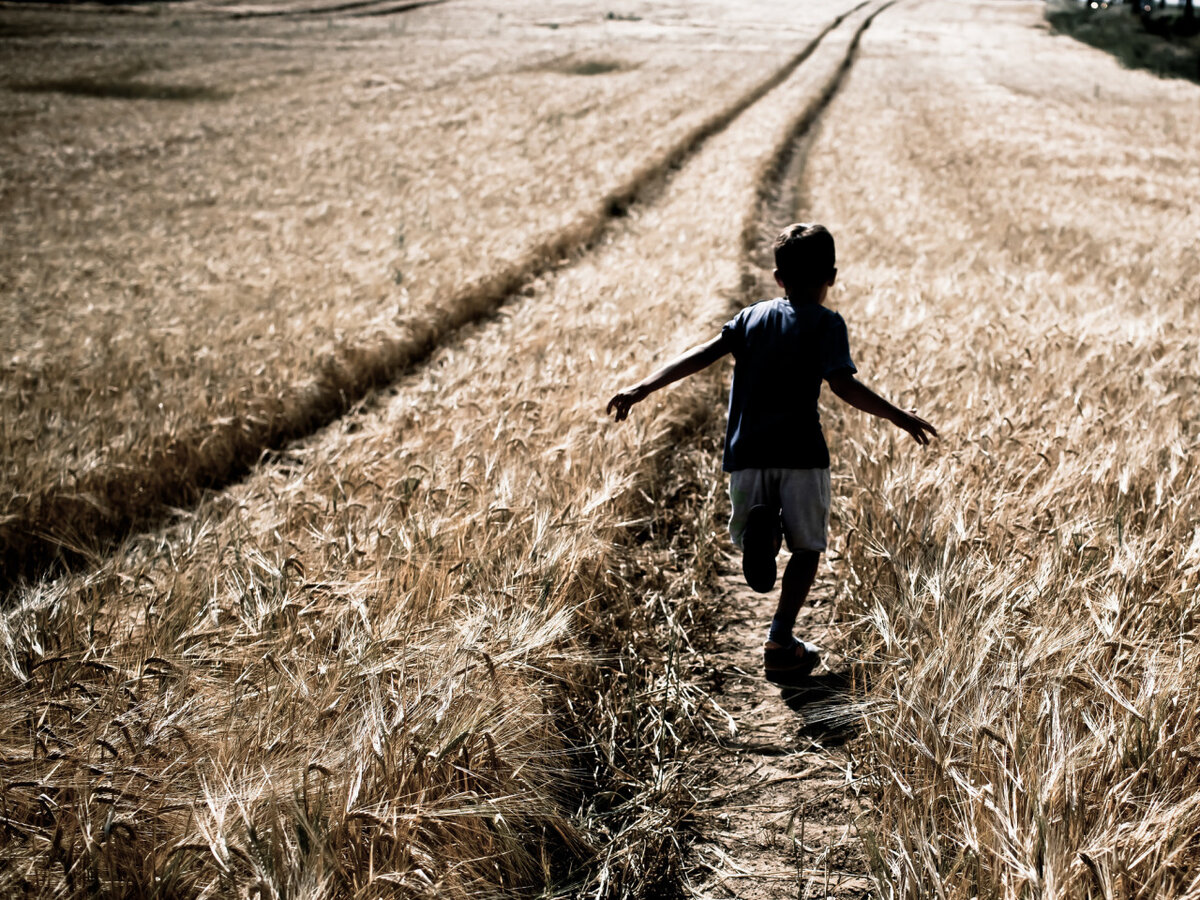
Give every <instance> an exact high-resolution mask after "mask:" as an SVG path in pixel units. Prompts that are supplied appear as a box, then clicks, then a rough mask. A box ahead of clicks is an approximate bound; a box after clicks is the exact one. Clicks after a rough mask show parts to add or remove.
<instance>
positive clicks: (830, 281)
mask: <svg viewBox="0 0 1200 900" xmlns="http://www.w3.org/2000/svg"><path fill="white" fill-rule="evenodd" d="M835 281H837V269H836V268H835V269H834V270H833V273H832V274H831V275H830V276H829V281H828V284H829V286H830V287H833V283H834V282H835Z"/></svg>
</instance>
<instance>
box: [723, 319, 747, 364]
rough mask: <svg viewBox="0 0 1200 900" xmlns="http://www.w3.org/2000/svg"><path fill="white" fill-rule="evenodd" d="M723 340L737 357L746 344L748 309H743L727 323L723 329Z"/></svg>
mask: <svg viewBox="0 0 1200 900" xmlns="http://www.w3.org/2000/svg"><path fill="white" fill-rule="evenodd" d="M721 340H722V341H724V343H725V346H727V347H728V348H729V351H730V352H731V353H732V354H733V355H734V356H735V357H736V356H737V355H738V354H739V353H741V352H742V348H744V347H745V346H746V310H744V309H743V310H742V311H741V312H739V313H738V314H737V315H736V316H734V317H733V318H732V319H730V320H729V321H728V322H726V323H725V327H724V328H722V329H721Z"/></svg>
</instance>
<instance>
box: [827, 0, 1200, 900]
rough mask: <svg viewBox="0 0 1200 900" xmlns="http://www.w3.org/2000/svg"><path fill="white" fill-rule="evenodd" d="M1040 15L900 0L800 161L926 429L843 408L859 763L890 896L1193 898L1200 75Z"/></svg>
mask: <svg viewBox="0 0 1200 900" xmlns="http://www.w3.org/2000/svg"><path fill="white" fill-rule="evenodd" d="M1040 14H1041V10H1040V9H1039V8H1038V7H1037V6H1035V5H1034V4H1028V5H1025V4H1022V5H1017V4H983V5H981V4H970V5H965V4H964V5H960V4H955V3H949V2H931V3H926V4H923V5H921V6H905V5H901V6H898V7H896V8H895V9H894V10H893V11H891V12H890V13H889V14H888V15H886V16H884V17H881V18H880V20H879V22H878V23H877V24H876V26H875V27H874V28H873V29H872V30H871V32H869V33H868V37H867V39H866V40H865V42H864V48H863V55H862V56H861V58H860V60H859V63H858V65H857V66H856V68H855V70H854V73H853V75H852V76H851V78H850V80H849V82H848V84H847V87H846V89H845V91H844V93H843V94H842V95H840V97H839V99H838V100H837V101H836V102H835V103H834V104H833V106H832V107H831V110H830V113H829V116H828V119H827V124H826V125H825V127H824V129H823V133H822V136H821V138H820V140H819V141H818V143H817V145H816V147H815V148H814V149H813V151H812V155H811V156H810V170H809V177H808V179H807V182H806V189H807V191H808V200H809V203H808V206H809V209H810V210H811V212H812V214H813V215H815V216H816V217H818V218H820V219H821V220H822V221H826V222H827V223H828V224H829V225H830V226H831V227H832V228H833V230H834V232H835V234H837V235H838V236H839V237H840V239H841V260H842V264H843V272H844V274H845V276H846V278H845V282H846V284H847V285H849V287H847V288H846V294H845V295H844V299H842V300H841V301H840V307H841V309H842V311H843V312H844V314H845V315H846V317H847V320H848V322H849V325H850V329H851V335H852V342H853V343H855V345H856V346H857V348H858V349H857V355H856V359H857V361H858V362H859V365H860V367H861V368H862V369H863V370H864V371H865V373H866V375H867V377H868V378H869V379H871V380H874V381H875V382H877V383H878V384H880V385H882V386H883V387H884V388H885V389H886V390H887V391H889V392H894V393H898V394H900V395H901V396H902V397H903V398H904V400H905V402H910V403H912V404H913V405H915V406H916V407H917V408H919V409H920V410H922V411H924V412H925V413H926V414H927V415H928V417H929V418H930V419H931V420H932V421H934V422H935V423H936V424H937V425H938V427H939V428H940V429H941V430H942V432H943V437H942V440H941V442H940V443H939V445H938V446H936V447H935V448H933V449H932V450H931V451H930V452H928V453H921V452H919V451H917V450H916V449H915V448H914V447H913V446H912V445H911V444H909V443H907V442H902V441H901V440H900V438H899V437H898V436H897V435H896V434H895V433H893V432H891V431H889V430H888V429H886V428H884V427H880V426H877V425H875V424H873V423H868V422H865V421H863V420H862V419H861V418H860V417H858V416H857V414H852V413H851V414H845V415H843V414H842V411H841V410H840V409H837V408H836V407H835V409H834V410H832V412H833V417H832V418H833V422H832V427H831V428H830V431H831V432H832V433H833V434H835V435H837V436H838V437H837V441H836V446H835V447H834V456H835V472H836V491H835V493H837V494H838V495H839V496H840V498H841V499H840V501H839V503H840V506H839V509H838V519H839V521H838V523H837V525H836V527H835V531H836V532H838V533H840V535H841V538H840V542H839V545H838V550H839V553H840V558H838V559H837V560H836V561H835V564H834V565H835V568H836V569H838V570H840V571H841V572H842V573H843V575H844V577H845V590H844V593H843V594H842V595H841V596H840V597H839V602H840V603H841V604H842V605H843V608H844V609H845V610H846V611H847V612H848V615H849V618H850V619H851V620H852V627H851V628H850V630H849V634H848V636H847V641H848V648H850V649H851V650H852V652H853V653H854V654H855V655H861V657H862V658H863V659H864V660H865V661H864V663H863V665H862V667H861V671H862V672H863V673H864V674H865V675H866V676H867V677H868V678H869V681H870V685H871V697H872V698H873V699H874V706H873V709H874V710H875V711H874V712H873V713H872V715H870V716H869V717H868V719H867V720H866V723H865V728H866V739H867V740H866V743H867V745H868V747H869V757H868V758H867V759H866V760H865V761H864V765H863V766H862V767H861V768H860V769H859V770H858V771H856V772H855V773H854V774H855V776H856V777H858V778H860V779H862V784H863V785H864V787H867V788H869V790H870V792H871V793H872V794H873V795H874V797H875V811H876V814H877V815H878V820H877V821H872V822H868V823H864V828H865V833H866V834H867V835H868V842H869V846H870V847H871V848H872V850H873V854H874V862H875V866H876V873H877V875H878V876H879V878H880V879H881V886H880V890H881V892H882V893H884V894H885V895H887V896H903V897H929V896H938V897H948V898H950V897H960V898H967V897H1004V898H1010V897H1011V898H1016V897H1025V896H1055V897H1078V898H1084V897H1096V896H1105V897H1158V898H1161V897H1185V896H1197V894H1198V893H1200V881H1198V880H1197V871H1198V869H1200V841H1198V840H1197V835H1198V834H1200V806H1198V805H1197V802H1196V797H1197V795H1198V791H1200V767H1197V765H1196V759H1197V754H1198V753H1200V747H1198V746H1197V743H1196V734H1197V726H1198V724H1200V723H1198V722H1197V713H1196V710H1197V706H1198V703H1200V693H1198V690H1200V689H1198V687H1197V686H1198V684H1200V668H1198V666H1197V659H1198V658H1200V657H1198V656H1197V652H1196V640H1197V624H1198V622H1197V616H1198V614H1200V608H1198V606H1197V596H1198V595H1197V589H1196V588H1197V579H1198V577H1200V532H1198V531H1197V527H1196V523H1197V521H1198V520H1200V468H1198V464H1200V445H1198V441H1200V431H1198V430H1197V423H1198V422H1200V407H1198V406H1197V395H1198V388H1200V382H1198V380H1197V372H1196V352H1197V334H1198V333H1200V319H1198V318H1197V315H1198V310H1200V304H1198V303H1197V301H1198V300H1200V254H1197V245H1196V235H1197V234H1200V218H1198V212H1200V190H1198V185H1200V160H1197V158H1196V154H1195V147H1194V136H1195V135H1196V134H1197V133H1200V102H1198V101H1200V91H1198V89H1197V88H1196V86H1194V85H1191V84H1187V83H1183V82H1166V81H1161V80H1158V79H1156V78H1153V77H1151V76H1149V75H1146V74H1143V73H1135V72H1129V71H1124V70H1122V69H1120V68H1119V67H1118V66H1117V64H1116V63H1115V62H1113V61H1112V60H1110V59H1108V58H1107V57H1105V56H1104V55H1103V54H1101V53H1099V52H1096V51H1093V50H1090V49H1087V48H1083V47H1080V46H1079V45H1077V44H1074V43H1072V42H1068V41H1065V40H1063V39H1061V38H1053V37H1051V36H1049V35H1047V34H1045V33H1044V32H1043V31H1042V30H1041V29H1039V28H1037V27H1036V25H1037V22H1038V18H1039V17H1040ZM881 85H886V88H881ZM860 647H861V649H860Z"/></svg>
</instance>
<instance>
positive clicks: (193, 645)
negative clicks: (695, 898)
mask: <svg viewBox="0 0 1200 900" xmlns="http://www.w3.org/2000/svg"><path fill="white" fill-rule="evenodd" d="M862 20H863V14H859V15H858V16H856V17H854V18H853V19H852V20H851V21H850V22H847V23H846V25H845V26H843V28H841V29H839V30H838V31H837V32H835V33H834V34H832V35H830V37H829V38H827V39H826V41H825V42H824V43H823V44H822V45H821V47H820V48H819V49H818V50H817V52H816V53H815V54H814V55H813V56H812V57H811V58H810V59H809V60H808V61H807V62H805V63H804V65H803V66H802V67H801V68H800V69H799V70H798V72H797V73H796V75H795V76H794V77H792V78H791V79H789V80H788V81H787V82H785V83H784V84H783V85H782V86H781V87H780V88H778V90H777V91H776V92H774V93H772V94H771V95H770V96H769V97H768V99H767V101H765V102H763V103H759V104H756V105H754V106H753V107H751V108H750V109H749V110H748V111H747V112H746V113H745V115H743V116H742V117H740V118H738V119H737V120H736V121H735V122H734V123H733V124H732V125H731V126H730V127H729V128H728V129H726V130H724V131H722V132H721V133H719V134H717V135H715V136H714V137H712V138H711V139H710V140H709V141H708V142H707V143H706V144H705V145H704V146H703V148H702V149H701V151H700V152H699V153H698V154H696V155H695V156H694V157H692V158H691V159H689V160H687V161H686V162H685V164H684V165H683V166H682V168H681V169H680V170H679V171H678V172H677V173H676V174H675V175H674V176H673V177H672V179H671V180H670V181H669V182H668V183H667V184H666V185H665V186H664V187H663V189H662V191H661V193H660V194H659V195H657V196H656V197H655V198H654V202H653V203H644V204H635V205H633V206H632V207H630V208H629V210H628V214H627V215H626V216H625V217H624V218H622V219H621V220H620V221H619V222H618V223H617V225H616V226H615V227H613V228H612V229H610V231H609V232H608V234H607V236H606V237H605V239H604V241H603V243H602V245H600V246H598V247H596V248H594V250H593V251H592V252H589V253H587V254H586V255H582V256H580V257H578V258H577V259H576V260H575V261H574V263H573V264H572V265H570V266H568V267H564V268H562V269H561V270H558V271H556V272H553V273H549V274H547V275H545V276H544V277H542V278H541V279H539V280H538V281H537V282H536V283H535V284H533V285H531V288H530V290H529V292H528V293H529V296H528V297H526V298H524V299H522V300H520V301H519V302H517V303H514V304H513V305H511V306H509V307H506V309H505V310H504V311H503V312H502V313H501V314H500V315H499V316H497V317H495V318H494V319H493V320H491V321H488V322H485V323H481V324H479V325H476V326H472V327H470V328H468V329H467V331H466V332H465V333H463V334H462V335H461V336H460V337H459V338H458V339H456V340H455V341H453V342H451V343H448V344H446V345H445V346H443V347H442V348H441V349H439V350H438V351H437V352H436V353H435V354H434V355H433V356H432V357H431V359H430V360H429V362H428V364H427V365H425V366H423V367H422V368H421V369H420V370H419V371H417V372H415V373H413V374H412V375H411V376H410V377H408V378H406V379H405V380H404V381H402V382H401V383H400V384H398V385H397V386H396V388H395V389H394V391H393V392H392V393H391V394H390V396H388V397H381V398H378V400H377V401H376V402H373V403H371V404H369V405H368V406H367V408H365V409H362V410H360V411H358V412H356V413H355V414H353V415H350V416H347V417H345V418H343V419H341V420H339V421H338V422H336V423H335V424H334V425H333V426H332V427H330V428H329V429H327V430H325V431H324V432H322V433H320V434H318V435H315V436H313V437H312V438H311V439H309V440H308V441H306V442H304V443H303V444H300V445H296V446H293V447H290V448H288V449H287V450H286V451H285V452H283V453H280V454H278V455H277V456H276V457H273V458H272V459H270V460H268V461H266V463H265V464H264V465H263V466H262V467H261V468H259V469H258V470H257V471H256V472H255V473H253V475H252V477H250V478H249V479H247V480H246V481H245V482H244V483H243V484H241V485H239V486H237V487H236V488H233V489H231V490H229V491H227V492H226V493H224V494H222V495H219V496H214V497H211V498H209V499H208V500H206V501H205V502H204V503H203V504H201V505H200V506H199V507H197V508H196V509H195V510H194V511H193V512H191V513H188V514H185V515H181V516H180V518H179V520H178V521H177V523H176V524H174V525H173V526H172V527H170V528H169V529H165V530H161V531H158V532H155V533H153V534H149V535H145V536H143V537H141V538H138V539H136V540H134V541H131V542H129V543H128V544H127V545H126V546H125V547H124V548H123V549H122V551H121V552H120V553H118V554H116V555H115V556H112V557H111V558H109V559H107V560H106V561H104V562H103V564H102V565H100V566H99V567H98V568H97V569H96V570H95V571H93V572H90V573H88V574H75V575H70V576H64V577H62V578H60V579H59V580H57V581H52V582H51V581H47V582H42V583H40V584H37V585H33V586H28V587H26V588H23V589H22V590H20V591H18V592H16V593H15V594H14V595H13V597H12V598H11V601H12V605H11V608H9V609H8V610H6V611H5V614H4V617H3V620H2V622H3V626H2V627H3V631H2V633H0V649H2V657H3V660H4V674H3V681H2V682H0V684H2V688H0V697H3V701H2V702H3V704H4V713H3V715H2V716H0V722H3V723H4V724H3V725H2V726H0V728H2V731H0V746H2V747H3V762H2V764H0V765H2V766H3V772H2V774H3V777H4V779H5V785H6V788H5V803H6V808H5V812H4V816H5V819H4V829H5V831H4V835H5V836H4V843H3V847H2V850H0V858H2V859H3V863H2V864H0V877H3V879H4V882H3V883H4V887H5V889H6V890H7V891H9V892H11V893H17V892H21V891H23V892H28V893H39V894H40V893H44V894H48V893H52V892H63V893H66V894H68V895H82V894H85V893H89V892H92V891H93V890H100V891H103V892H111V893H124V894H128V895H132V896H140V895H143V894H149V893H167V894H171V895H187V896H191V895H201V894H206V893H209V894H211V893H217V894H230V893H234V892H247V893H249V892H253V893H259V894H260V895H270V896H283V895H285V894H296V895H311V896H324V895H327V894H332V895H338V896H342V895H346V896H378V895H385V894H387V895H391V894H399V895H401V896H431V897H432V896H437V897H455V896H458V897H461V896H505V895H511V894H519V893H529V892H531V891H534V890H538V889H540V888H542V887H545V886H547V885H558V886H559V889H565V886H566V885H569V884H570V882H571V880H572V879H574V880H576V881H579V882H581V883H579V884H576V888H577V889H579V890H586V892H587V893H588V894H591V895H594V896H638V895H643V896H662V894H663V892H664V891H665V890H666V889H667V888H668V887H669V886H670V885H671V884H672V882H673V880H674V876H675V874H676V873H675V870H674V867H675V866H676V865H677V864H678V859H679V853H678V845H679V843H680V842H681V841H682V840H684V837H685V835H684V833H683V832H684V830H685V823H684V821H683V819H682V816H683V815H684V814H685V813H686V811H687V809H688V806H689V804H690V802H691V797H690V795H689V787H688V783H687V770H686V768H685V767H684V766H683V764H682V762H681V759H680V750H681V747H683V746H684V745H685V744H686V742H687V739H688V735H689V733H690V729H694V728H698V727H709V726H708V725H707V717H708V715H709V712H706V711H705V709H706V707H705V704H706V700H705V698H704V697H703V695H701V694H699V693H698V692H697V691H696V690H695V689H694V688H692V687H689V685H688V683H687V682H686V681H685V680H684V679H683V678H682V677H681V676H680V666H681V664H682V659H683V651H684V650H685V649H686V633H685V631H684V626H685V625H686V624H687V623H689V622H690V621H695V620H696V619H697V618H699V617H702V616H703V615H704V608H703V604H702V602H701V601H700V598H699V597H698V595H697V585H698V584H702V583H703V580H704V578H705V577H706V570H705V568H704V567H703V565H701V567H700V568H699V569H698V570H690V569H689V570H681V569H679V568H677V567H679V566H680V564H681V563H687V562H689V561H690V557H692V556H695V558H697V559H699V560H700V561H701V562H703V561H704V560H710V561H711V559H712V558H713V556H714V555H715V553H714V550H713V543H714V542H715V541H716V540H717V535H718V534H719V526H718V524H717V523H716V522H715V521H714V520H713V519H712V518H711V510H712V507H713V502H712V498H713V496H714V495H715V494H716V493H718V492H720V491H721V490H722V486H721V485H719V484H713V483H708V484H705V485H703V486H698V485H695V484H689V483H688V481H687V479H686V478H683V479H682V480H681V479H680V478H678V477H672V476H670V466H669V465H668V464H667V463H668V460H669V459H670V458H671V455H672V454H671V451H677V450H678V449H679V448H678V447H677V443H678V441H679V440H680V439H681V438H684V437H687V436H689V435H691V434H693V433H694V431H695V429H696V428H697V427H699V426H700V425H701V424H704V423H707V424H708V425H709V427H712V428H714V429H719V426H718V425H717V422H716V417H717V415H718V412H719V411H718V409H717V408H716V407H715V406H714V405H713V403H712V402H711V398H710V397H708V396H705V393H704V390H703V388H704V387H705V386H706V383H705V382H697V383H696V384H694V385H690V386H685V387H683V388H682V389H680V390H676V391H673V392H671V393H670V394H668V395H666V396H665V397H664V398H663V400H662V401H661V402H660V403H659V404H657V410H656V411H655V414H654V415H651V414H650V412H651V411H650V410H647V411H646V413H647V414H646V415H644V416H641V417H640V418H639V420H638V422H637V423H634V424H632V425H631V427H628V428H624V427H623V428H621V429H615V428H613V427H611V426H610V425H609V424H608V423H606V422H605V421H604V419H603V417H602V413H601V410H602V405H603V400H604V399H605V391H606V389H608V388H609V387H610V386H611V384H612V383H614V382H615V381H616V380H618V379H619V377H620V376H621V373H628V372H630V371H632V370H635V369H636V370H638V371H643V370H645V369H646V368H647V367H649V366H651V365H653V364H654V362H655V361H656V360H661V359H662V358H664V357H665V356H666V355H667V354H670V353H672V352H674V351H676V350H678V349H680V348H682V347H683V346H685V345H686V344H688V343H690V342H692V341H693V340H695V339H696V338H697V337H699V336H700V335H702V334H703V333H705V332H706V331H707V330H708V329H710V328H711V327H713V325H714V324H715V323H717V322H719V321H720V320H721V319H722V318H723V317H724V316H725V315H726V314H727V312H728V308H729V301H730V299H732V298H735V297H740V295H741V291H742V274H743V271H742V267H743V262H742V258H741V253H742V249H743V246H742V242H743V240H744V235H745V234H747V233H749V228H750V226H751V225H752V222H751V217H752V215H753V212H754V210H755V209H756V192H757V190H758V188H759V186H760V185H761V184H762V182H763V180H764V179H765V178H766V177H767V176H768V174H769V172H770V171H771V169H772V166H773V164H774V160H775V157H776V153H777V151H778V149H779V148H780V147H781V146H782V145H783V144H784V142H785V141H786V139H787V137H788V136H789V134H790V131H791V128H792V127H793V126H794V124H795V120H796V118H797V117H798V116H800V115H802V114H804V112H805V111H806V109H808V108H809V106H810V105H811V104H813V103H814V102H816V100H817V99H818V98H819V97H820V96H821V95H822V94H823V92H824V89H825V87H826V85H827V84H828V83H829V81H830V80H831V79H832V78H834V77H835V76H836V74H837V72H838V68H839V65H840V63H841V61H842V59H843V58H844V56H845V53H846V49H847V45H848V42H849V40H850V37H851V35H852V34H853V28H852V27H851V26H854V25H857V24H860V23H861V22H862ZM792 49H793V50H794V49H795V48H792ZM642 68H643V69H644V68H645V66H643V67H642ZM638 71H642V70H641V69H640V70H638ZM602 77H604V76H602ZM631 336H637V337H631ZM707 384H708V386H709V387H710V388H711V384H712V383H711V382H709V383H707ZM652 508H658V509H663V510H666V522H667V523H671V524H673V525H674V527H672V528H670V529H667V530H664V521H663V520H662V519H655V518H653V517H651V516H650V515H649V514H648V511H649V510H650V509H652ZM693 510H695V514H694V515H693ZM679 523H683V524H682V527H679ZM631 540H632V541H633V543H634V547H633V548H631V547H629V546H627V543H628V542H630V541H631ZM639 542H640V543H641V545H642V547H643V549H641V550H638V549H637V545H638V543H639ZM708 571H709V573H711V569H710V570H708ZM588 636H590V637H588ZM656 641H661V645H658V646H656V645H655V642H656ZM597 786H599V787H602V788H603V790H598V787H597ZM585 788H587V789H588V790H587V792H586V797H585V796H584V789H585ZM572 857H576V858H577V859H582V860H585V861H588V862H589V863H590V865H589V866H588V867H587V868H586V869H583V870H580V872H573V871H572V870H571V868H570V863H571V858H572Z"/></svg>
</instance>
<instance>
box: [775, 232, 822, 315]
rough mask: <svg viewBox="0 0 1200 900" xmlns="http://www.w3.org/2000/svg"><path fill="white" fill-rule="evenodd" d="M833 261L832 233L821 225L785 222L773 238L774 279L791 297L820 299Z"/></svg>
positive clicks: (796, 298)
mask: <svg viewBox="0 0 1200 900" xmlns="http://www.w3.org/2000/svg"><path fill="white" fill-rule="evenodd" d="M836 264H837V256H836V254H835V252H834V247H833V235H832V234H830V233H829V229H828V228H826V227H825V226H824V225H815V224H804V223H797V224H795V225H789V226H788V227H787V228H785V229H783V231H781V232H780V233H779V237H777V238H776V239H775V280H776V281H777V282H779V285H780V287H782V288H783V289H784V290H785V291H787V294H788V297H790V298H791V299H793V300H802V299H812V300H817V301H818V302H822V301H824V299H825V291H826V290H828V288H829V287H830V285H832V284H833V282H834V279H835V278H837V265H836Z"/></svg>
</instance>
